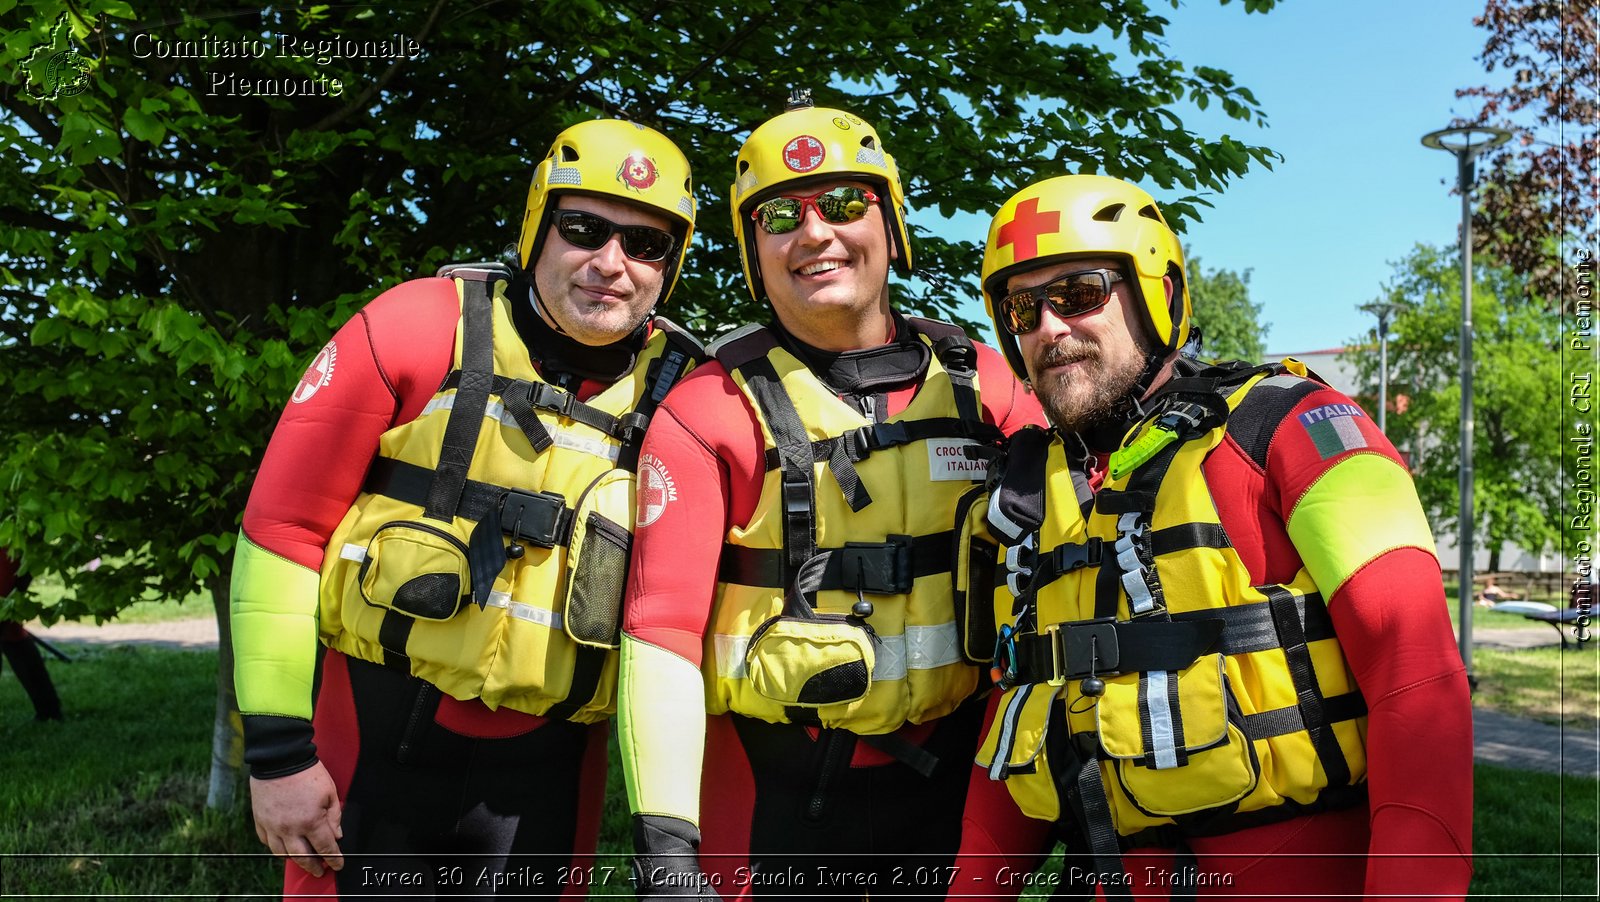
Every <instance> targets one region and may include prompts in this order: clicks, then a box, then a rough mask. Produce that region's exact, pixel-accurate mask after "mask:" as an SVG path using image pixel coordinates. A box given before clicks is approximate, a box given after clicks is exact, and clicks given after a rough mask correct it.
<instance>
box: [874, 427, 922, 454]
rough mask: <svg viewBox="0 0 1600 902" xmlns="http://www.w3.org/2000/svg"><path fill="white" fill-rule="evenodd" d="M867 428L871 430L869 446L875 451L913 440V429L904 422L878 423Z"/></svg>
mask: <svg viewBox="0 0 1600 902" xmlns="http://www.w3.org/2000/svg"><path fill="white" fill-rule="evenodd" d="M865 428H866V429H868V430H870V433H869V437H868V439H867V447H869V448H871V449H872V450H874V451H877V450H880V449H883V448H893V447H895V446H897V445H904V444H908V443H910V441H911V430H910V428H908V427H907V426H906V424H904V423H877V424H875V425H872V426H868V427H865Z"/></svg>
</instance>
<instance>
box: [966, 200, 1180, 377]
mask: <svg viewBox="0 0 1600 902" xmlns="http://www.w3.org/2000/svg"><path fill="white" fill-rule="evenodd" d="M1091 256H1092V257H1122V258H1125V259H1126V260H1127V261H1128V262H1129V263H1130V264H1131V267H1130V268H1131V269H1132V271H1133V273H1134V275H1135V278H1134V279H1133V281H1132V284H1133V286H1134V291H1135V292H1136V293H1137V296H1138V298H1139V300H1140V301H1141V302H1142V303H1140V304H1139V309H1140V310H1141V311H1143V315H1144V324H1145V326H1146V327H1147V328H1148V329H1149V334H1150V336H1151V337H1152V338H1153V339H1154V340H1155V341H1156V342H1157V344H1158V347H1157V348H1155V349H1154V350H1155V351H1156V352H1158V353H1161V352H1165V353H1161V356H1162V357H1165V356H1167V354H1168V353H1171V352H1173V351H1176V350H1177V349H1179V348H1181V347H1183V344H1184V342H1186V341H1188V340H1189V323H1190V318H1191V315H1192V312H1191V305H1190V302H1189V287H1188V285H1187V284H1186V281H1185V279H1184V268H1183V248H1182V246H1180V245H1179V243H1178V236H1177V235H1176V234H1174V233H1173V231H1172V227H1171V226H1169V225H1167V221H1166V219H1165V218H1164V217H1163V216H1162V215H1161V210H1160V208H1158V207H1157V206H1156V202H1155V199H1154V198H1152V197H1151V196H1150V195H1149V194H1147V193H1145V192H1144V191H1143V190H1142V189H1140V188H1139V187H1138V186H1136V185H1133V184H1131V183H1129V182H1125V181H1123V180H1121V179H1115V178H1109V177H1107V176H1103V175H1062V176H1057V177H1055V178H1051V179H1045V180H1044V181H1042V182H1037V183H1035V184H1032V185H1029V186H1028V187H1026V188H1023V189H1022V190H1021V191H1018V192H1017V193H1016V194H1013V195H1012V196H1011V199H1010V200H1008V201H1006V202H1005V205H1004V206H1002V207H1001V208H1000V212H998V213H996V214H995V217H994V222H993V223H991V224H990V226H989V240H988V242H987V243H986V244H985V245H984V249H983V276H982V279H983V302H984V306H985V308H987V309H988V311H989V319H990V321H991V322H993V323H994V329H995V335H996V337H997V338H998V339H999V341H1000V347H1001V348H1002V349H1003V350H1004V351H1005V354H1006V360H1007V361H1009V362H1010V364H1011V369H1012V371H1014V372H1015V373H1016V374H1017V377H1018V378H1020V379H1026V378H1028V372H1027V369H1026V367H1024V366H1023V362H1022V353H1021V351H1020V350H1018V348H1017V337H1016V336H1015V335H1011V334H1009V333H1007V332H1006V330H1005V329H1004V328H1003V327H1001V325H1000V321H999V319H998V318H997V316H996V313H997V310H996V308H997V307H998V306H999V303H1000V299H1001V298H1004V297H1005V295H1006V280H1007V279H1009V278H1011V277H1012V276H1014V275H1017V274H1019V273H1024V272H1027V271H1028V270H1031V269H1040V268H1042V267H1045V266H1050V265H1052V264H1055V263H1059V262H1061V261H1062V260H1064V259H1066V258H1069V257H1091ZM1169 274H1170V275H1171V276H1172V277H1173V280H1174V282H1175V283H1176V287H1177V290H1176V291H1175V292H1174V293H1173V297H1172V301H1171V303H1170V304H1169V303H1168V301H1167V292H1166V288H1165V287H1164V286H1163V285H1162V278H1163V277H1164V276H1167V275H1169Z"/></svg>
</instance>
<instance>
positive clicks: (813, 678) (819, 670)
mask: <svg viewBox="0 0 1600 902" xmlns="http://www.w3.org/2000/svg"><path fill="white" fill-rule="evenodd" d="M872 638H873V637H872V636H871V635H870V634H869V633H868V632H867V631H866V630H865V629H863V628H862V627H860V626H858V625H856V624H854V623H851V622H850V621H849V620H847V619H846V618H845V617H844V616H842V615H838V614H818V615H816V617H815V619H813V618H809V617H786V616H783V615H781V614H780V615H778V616H776V617H773V618H770V619H769V620H767V621H766V622H765V623H763V624H761V625H760V626H759V627H756V631H755V634H754V635H753V636H751V638H750V647H749V648H748V649H747V650H746V651H745V666H746V671H747V673H748V675H749V677H750V685H751V686H752V687H754V688H755V690H756V691H757V692H759V693H760V694H761V695H763V696H765V697H766V698H769V699H771V700H772V701H775V702H778V703H779V704H783V705H796V706H798V707H802V708H816V707H821V706H823V705H837V704H846V703H849V702H855V701H860V700H861V699H863V698H865V697H866V695H867V692H868V691H869V690H871V688H872V668H873V667H874V666H875V665H876V663H877V656H876V654H875V653H874V652H873V649H872Z"/></svg>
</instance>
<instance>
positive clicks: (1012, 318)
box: [1000, 269, 1122, 335]
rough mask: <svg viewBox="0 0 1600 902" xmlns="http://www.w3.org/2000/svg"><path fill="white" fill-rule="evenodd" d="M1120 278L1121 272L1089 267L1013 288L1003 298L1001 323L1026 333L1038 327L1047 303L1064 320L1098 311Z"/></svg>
mask: <svg viewBox="0 0 1600 902" xmlns="http://www.w3.org/2000/svg"><path fill="white" fill-rule="evenodd" d="M1121 281H1122V273H1119V272H1113V271H1112V270H1109V269H1086V270H1083V271H1082V272H1070V273H1067V274H1066V275H1064V276H1062V277H1061V278H1059V279H1051V280H1050V281H1048V282H1046V283H1044V284H1043V285H1035V286H1034V287H1032V288H1024V289H1022V290H1021V291H1013V292H1011V293H1010V294H1008V295H1006V296H1005V297H1004V298H1003V299H1002V300H1001V301H1000V325H1001V326H1002V327H1003V328H1004V329H1005V330H1006V331H1007V332H1009V333H1011V334H1012V335H1026V334H1028V333H1029V332H1032V331H1033V330H1034V329H1037V328H1039V308H1040V305H1042V304H1046V303H1048V304H1049V305H1050V309H1051V310H1054V311H1055V312H1056V316H1059V317H1061V318H1062V319H1067V318H1070V317H1074V316H1082V315H1083V314H1085V313H1088V312H1089V311H1091V310H1099V309H1100V308H1101V307H1104V306H1105V305H1106V302H1107V301H1109V300H1111V286H1112V285H1115V284H1116V283H1118V282H1121Z"/></svg>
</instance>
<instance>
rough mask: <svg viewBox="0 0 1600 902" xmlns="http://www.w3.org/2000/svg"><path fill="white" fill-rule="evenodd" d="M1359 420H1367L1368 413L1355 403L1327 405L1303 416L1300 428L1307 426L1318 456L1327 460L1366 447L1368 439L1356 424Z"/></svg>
mask: <svg viewBox="0 0 1600 902" xmlns="http://www.w3.org/2000/svg"><path fill="white" fill-rule="evenodd" d="M1357 417H1362V418H1365V417H1366V414H1364V413H1362V412H1361V408H1359V407H1357V406H1356V405H1354V404H1324V405H1323V406H1321V407H1318V408H1316V409H1315V410H1308V411H1306V412H1305V413H1302V414H1301V415H1300V425H1302V426H1304V427H1306V434H1307V435H1309V436H1311V441H1312V443H1313V444H1315V445H1316V446H1317V453H1318V454H1321V455H1322V459H1323V460H1327V459H1328V458H1330V457H1337V456H1339V455H1340V454H1343V453H1344V452H1346V451H1352V450H1354V449H1356V448H1365V447H1367V439H1366V436H1363V435H1362V434H1361V426H1360V425H1359V424H1357V423H1356V418H1357Z"/></svg>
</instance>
